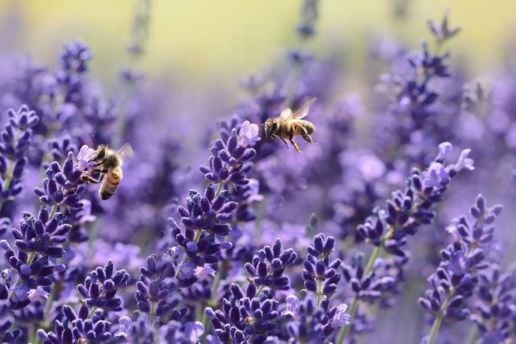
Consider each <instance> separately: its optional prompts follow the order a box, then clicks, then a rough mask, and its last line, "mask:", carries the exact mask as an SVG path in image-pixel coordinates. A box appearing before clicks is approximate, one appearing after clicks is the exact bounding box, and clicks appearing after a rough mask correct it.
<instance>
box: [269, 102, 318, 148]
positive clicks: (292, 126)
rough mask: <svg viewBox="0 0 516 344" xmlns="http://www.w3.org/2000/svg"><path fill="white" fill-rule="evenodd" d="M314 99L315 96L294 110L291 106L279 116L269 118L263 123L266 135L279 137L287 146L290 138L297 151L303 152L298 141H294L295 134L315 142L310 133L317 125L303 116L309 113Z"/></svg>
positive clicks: (272, 137) (307, 140) (273, 137)
mask: <svg viewBox="0 0 516 344" xmlns="http://www.w3.org/2000/svg"><path fill="white" fill-rule="evenodd" d="M314 101H315V98H311V99H309V100H307V101H306V102H304V103H303V104H302V105H301V106H300V107H299V108H298V109H296V110H294V111H292V109H290V108H286V109H285V110H283V111H281V114H280V115H279V116H278V117H275V118H269V119H267V120H266V121H265V124H264V125H263V128H264V133H265V137H267V138H271V139H273V140H274V139H275V138H276V137H279V138H280V140H281V141H283V142H284V143H285V144H286V145H287V147H288V143H287V141H286V140H289V141H290V143H291V144H292V146H293V147H294V149H295V150H296V151H297V152H301V148H299V146H298V144H297V143H296V141H294V136H295V135H300V136H301V137H302V138H303V139H305V141H306V142H308V143H313V140H312V137H311V136H310V135H311V134H312V133H313V132H314V131H315V125H314V124H313V123H312V122H309V121H307V120H304V119H303V118H304V117H306V115H308V111H309V110H310V106H311V105H312V104H313V102H314Z"/></svg>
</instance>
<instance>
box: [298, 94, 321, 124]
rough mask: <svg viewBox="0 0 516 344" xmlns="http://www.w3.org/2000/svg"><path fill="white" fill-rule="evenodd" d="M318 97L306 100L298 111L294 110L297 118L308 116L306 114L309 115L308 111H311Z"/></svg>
mask: <svg viewBox="0 0 516 344" xmlns="http://www.w3.org/2000/svg"><path fill="white" fill-rule="evenodd" d="M316 99H317V98H310V99H308V100H307V101H306V102H304V103H303V105H301V106H300V107H299V109H296V111H294V114H293V117H295V118H297V119H301V118H304V117H306V115H308V111H310V106H312V104H313V103H314V102H315V100H316Z"/></svg>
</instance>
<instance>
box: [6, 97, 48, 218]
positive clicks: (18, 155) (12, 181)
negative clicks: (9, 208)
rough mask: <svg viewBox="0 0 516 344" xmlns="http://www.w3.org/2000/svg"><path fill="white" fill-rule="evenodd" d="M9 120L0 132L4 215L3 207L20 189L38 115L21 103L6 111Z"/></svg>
mask: <svg viewBox="0 0 516 344" xmlns="http://www.w3.org/2000/svg"><path fill="white" fill-rule="evenodd" d="M7 115H8V116H9V120H8V122H7V124H6V126H5V128H4V129H3V131H2V133H1V142H0V175H1V176H2V184H1V185H0V187H1V188H0V196H1V198H0V214H2V216H6V215H7V213H6V212H5V211H4V210H5V209H4V207H5V206H6V203H7V202H12V201H13V200H14V199H15V197H16V196H17V195H18V194H20V192H21V191H22V183H21V181H22V175H23V171H24V169H25V165H26V164H27V151H28V149H29V146H30V144H31V139H32V134H33V132H32V128H34V127H35V126H36V125H37V124H38V122H39V117H38V116H36V114H35V112H34V111H31V110H29V108H28V107H27V106H25V105H22V106H21V107H20V108H19V109H18V110H17V111H15V110H13V109H9V110H8V111H7Z"/></svg>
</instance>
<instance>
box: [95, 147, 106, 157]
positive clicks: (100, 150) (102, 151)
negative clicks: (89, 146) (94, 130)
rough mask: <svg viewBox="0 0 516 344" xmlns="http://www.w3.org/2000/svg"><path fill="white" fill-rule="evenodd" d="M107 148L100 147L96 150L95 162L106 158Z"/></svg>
mask: <svg viewBox="0 0 516 344" xmlns="http://www.w3.org/2000/svg"><path fill="white" fill-rule="evenodd" d="M106 152H107V146H106V145H100V146H98V148H97V154H96V155H95V160H102V159H104V158H105V157H106Z"/></svg>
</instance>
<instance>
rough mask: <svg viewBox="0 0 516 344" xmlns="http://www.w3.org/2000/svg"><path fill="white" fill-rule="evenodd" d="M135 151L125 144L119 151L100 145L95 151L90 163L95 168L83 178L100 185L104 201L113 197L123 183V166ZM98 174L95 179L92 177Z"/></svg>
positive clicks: (100, 193) (100, 192)
mask: <svg viewBox="0 0 516 344" xmlns="http://www.w3.org/2000/svg"><path fill="white" fill-rule="evenodd" d="M132 155H133V149H132V148H131V145H129V144H127V143H126V144H124V145H123V146H122V147H121V148H120V149H119V150H116V151H115V150H112V149H110V148H109V147H108V146H107V145H100V146H98V147H97V149H96V150H95V151H93V153H92V155H91V158H90V162H93V163H95V167H94V168H93V169H92V170H90V171H89V172H88V173H86V174H84V175H83V176H82V178H83V180H85V181H88V182H91V183H100V187H99V196H100V198H101V199H102V200H107V199H109V198H111V196H113V194H114V193H115V191H116V189H117V188H118V184H120V182H121V181H122V178H123V176H124V173H123V171H122V165H123V163H124V160H125V159H127V158H130V157H132ZM94 174H98V176H99V177H98V178H97V179H95V178H94V177H93V176H92V175H94Z"/></svg>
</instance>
